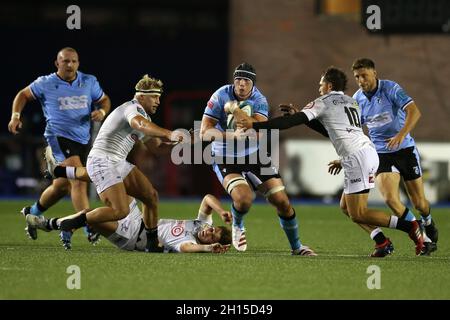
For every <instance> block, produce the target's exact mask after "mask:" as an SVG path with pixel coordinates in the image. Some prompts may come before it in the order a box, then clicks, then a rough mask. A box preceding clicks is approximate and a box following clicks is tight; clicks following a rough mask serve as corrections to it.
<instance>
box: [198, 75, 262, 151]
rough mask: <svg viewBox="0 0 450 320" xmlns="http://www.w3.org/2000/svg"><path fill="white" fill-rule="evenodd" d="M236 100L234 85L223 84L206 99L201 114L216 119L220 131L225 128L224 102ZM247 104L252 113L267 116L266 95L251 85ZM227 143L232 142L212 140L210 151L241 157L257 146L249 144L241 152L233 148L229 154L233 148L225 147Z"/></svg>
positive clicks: (256, 149) (256, 148)
mask: <svg viewBox="0 0 450 320" xmlns="http://www.w3.org/2000/svg"><path fill="white" fill-rule="evenodd" d="M234 100H238V99H237V97H236V96H235V94H234V85H231V84H229V85H225V86H223V87H221V88H219V89H218V90H217V91H216V92H214V94H213V95H212V96H211V98H210V99H209V101H208V104H207V106H206V108H205V111H204V113H203V115H205V116H207V117H209V118H212V119H214V120H216V121H217V124H216V126H215V127H216V129H218V130H219V131H221V132H224V131H226V130H227V114H226V113H225V111H224V106H225V103H227V102H228V101H234ZM245 101H247V102H248V103H249V104H251V105H252V107H253V114H260V115H263V116H264V117H266V118H268V117H269V105H268V103H267V99H266V97H264V96H263V95H262V93H261V92H260V91H259V90H258V88H256V87H255V86H253V89H252V93H251V95H250V97H249V98H247V99H246V100H245ZM227 143H233V142H232V141H229V142H226V141H225V140H223V141H213V143H212V151H213V152H214V154H215V155H216V156H227V157H243V156H246V155H249V154H252V153H254V152H256V151H258V147H257V146H255V145H250V146H249V147H248V148H246V149H245V150H244V151H243V152H238V151H239V150H234V152H233V153H232V154H230V153H229V152H227V151H229V150H233V149H232V148H227Z"/></svg>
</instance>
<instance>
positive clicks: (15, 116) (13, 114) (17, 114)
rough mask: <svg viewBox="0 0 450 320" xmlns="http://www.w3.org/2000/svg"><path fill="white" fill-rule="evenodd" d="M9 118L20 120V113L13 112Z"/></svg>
mask: <svg viewBox="0 0 450 320" xmlns="http://www.w3.org/2000/svg"><path fill="white" fill-rule="evenodd" d="M11 118H17V119H20V112H13V113H12V115H11Z"/></svg>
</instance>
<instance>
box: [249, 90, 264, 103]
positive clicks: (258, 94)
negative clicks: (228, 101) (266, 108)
mask: <svg viewBox="0 0 450 320" xmlns="http://www.w3.org/2000/svg"><path fill="white" fill-rule="evenodd" d="M251 98H252V99H253V100H255V101H260V100H267V99H266V97H265V96H264V95H263V94H262V92H261V91H259V89H258V88H257V87H253V92H252V95H251Z"/></svg>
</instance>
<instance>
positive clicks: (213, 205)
mask: <svg viewBox="0 0 450 320" xmlns="http://www.w3.org/2000/svg"><path fill="white" fill-rule="evenodd" d="M204 201H205V203H206V205H207V206H208V207H209V208H210V210H209V213H211V209H212V210H214V211H215V212H217V213H218V214H220V213H221V212H223V211H225V210H224V209H223V207H222V205H221V204H220V201H219V199H217V198H216V197H215V196H213V195H211V194H208V195H206V196H205V198H204ZM203 212H205V213H206V211H203Z"/></svg>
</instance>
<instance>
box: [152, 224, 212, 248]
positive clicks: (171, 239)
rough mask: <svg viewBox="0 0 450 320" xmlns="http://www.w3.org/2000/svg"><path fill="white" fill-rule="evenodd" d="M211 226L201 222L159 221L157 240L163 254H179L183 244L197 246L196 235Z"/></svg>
mask: <svg viewBox="0 0 450 320" xmlns="http://www.w3.org/2000/svg"><path fill="white" fill-rule="evenodd" d="M210 226H211V225H210V224H209V223H207V222H206V221H202V220H198V219H197V220H174V219H159V221H158V240H159V243H161V244H162V245H163V246H164V252H181V251H180V246H181V245H182V244H183V243H185V242H190V243H193V244H197V243H198V241H197V237H196V235H197V233H198V232H199V231H201V230H203V229H204V228H208V227H210Z"/></svg>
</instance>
